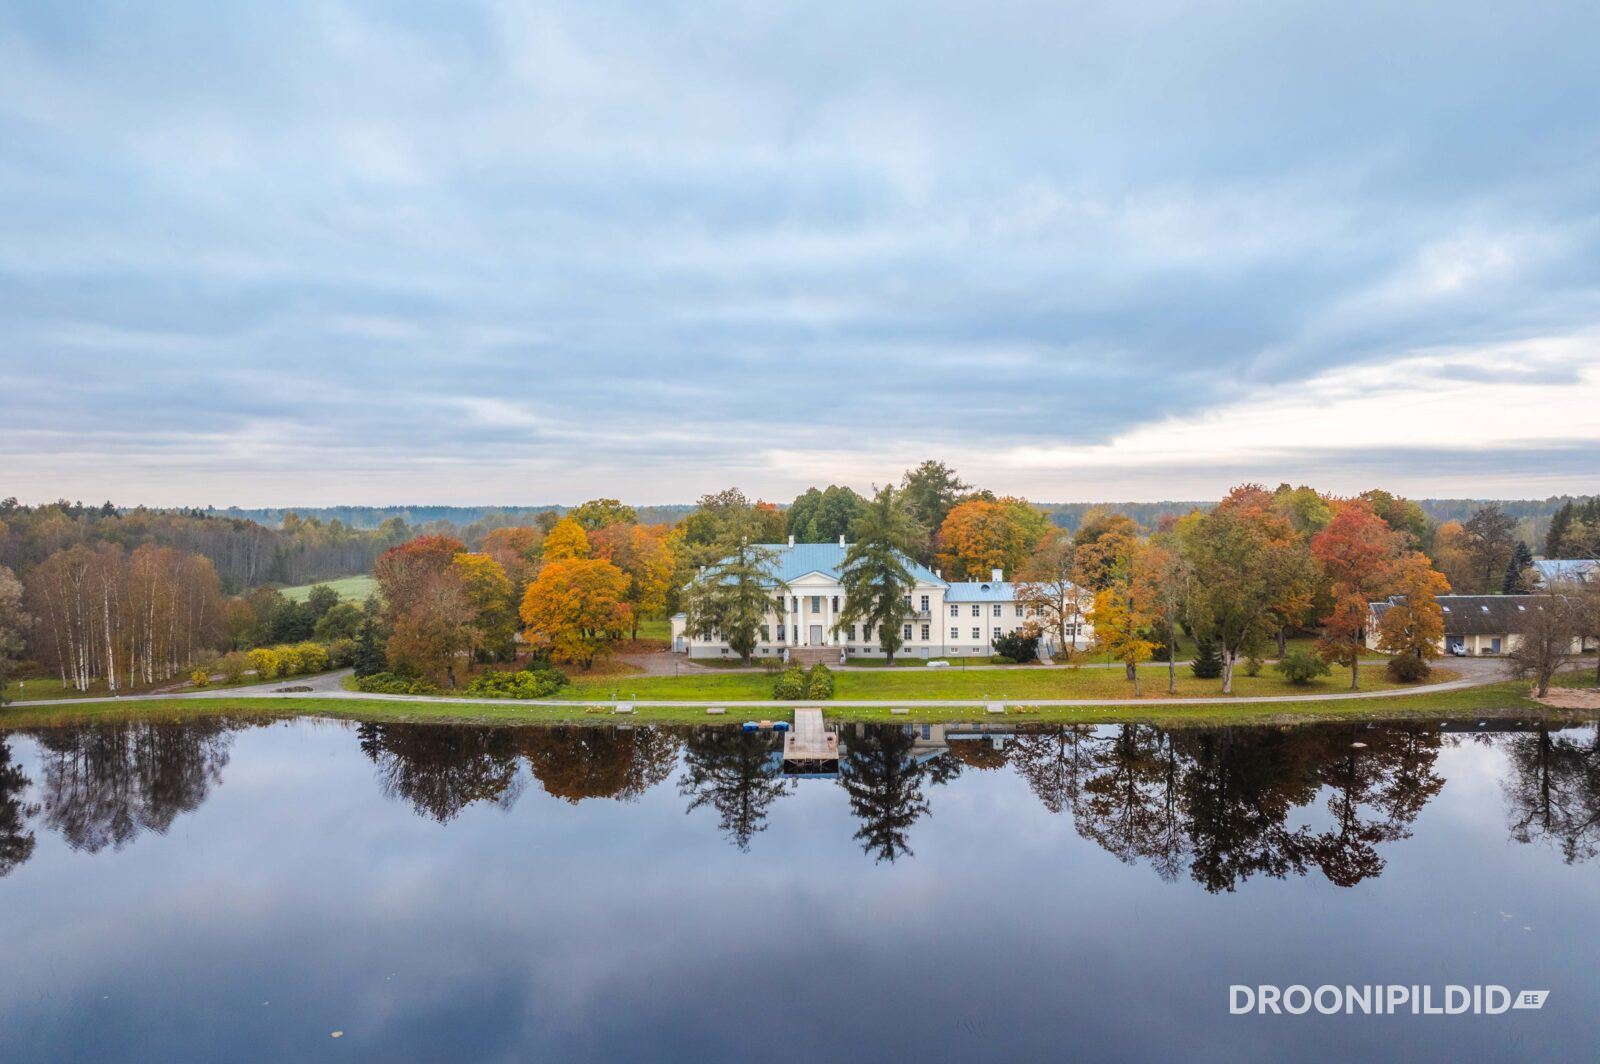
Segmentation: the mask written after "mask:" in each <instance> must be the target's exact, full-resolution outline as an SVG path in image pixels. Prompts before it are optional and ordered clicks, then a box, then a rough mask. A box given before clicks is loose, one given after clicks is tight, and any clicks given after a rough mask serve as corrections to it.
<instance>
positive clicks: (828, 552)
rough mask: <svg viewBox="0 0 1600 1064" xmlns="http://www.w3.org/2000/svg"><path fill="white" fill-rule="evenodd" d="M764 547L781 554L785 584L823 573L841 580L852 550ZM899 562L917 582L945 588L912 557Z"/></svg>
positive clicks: (812, 546)
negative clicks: (840, 570)
mask: <svg viewBox="0 0 1600 1064" xmlns="http://www.w3.org/2000/svg"><path fill="white" fill-rule="evenodd" d="M761 547H762V548H764V549H766V550H770V551H773V552H775V553H776V554H777V555H778V564H777V577H778V579H779V580H782V581H783V582H784V583H786V584H787V583H789V582H791V581H793V580H798V579H799V578H800V577H802V576H805V575H806V574H807V573H822V574H823V575H824V576H829V577H832V578H833V579H835V580H838V579H839V569H840V568H841V567H842V566H843V565H844V556H845V553H846V552H847V551H848V550H849V549H850V548H849V547H841V546H840V545H839V544H837V543H796V544H795V545H794V546H792V547H791V546H789V544H787V543H763V544H761ZM900 560H901V561H902V562H904V563H905V566H906V569H907V570H908V571H909V572H910V573H911V575H912V576H913V577H914V578H915V579H916V581H917V583H919V584H933V585H935V586H938V587H944V586H945V582H944V581H943V580H940V579H939V578H938V577H937V576H935V575H934V574H933V570H931V569H929V568H928V567H926V566H923V565H918V564H917V563H916V562H914V561H912V560H911V559H910V558H905V557H902V558H901V559H900Z"/></svg>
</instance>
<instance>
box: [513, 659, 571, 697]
mask: <svg viewBox="0 0 1600 1064" xmlns="http://www.w3.org/2000/svg"><path fill="white" fill-rule="evenodd" d="M522 671H523V672H525V673H528V674H529V675H530V676H538V677H541V678H542V680H543V682H545V683H547V684H549V685H550V690H552V691H554V690H555V689H556V688H558V687H565V686H566V685H567V674H566V673H564V672H562V671H561V670H560V669H558V668H556V667H555V666H554V665H552V664H550V662H549V661H548V660H544V661H530V662H528V664H526V665H524V666H523V667H522Z"/></svg>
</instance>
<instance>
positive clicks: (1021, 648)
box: [994, 630, 1039, 664]
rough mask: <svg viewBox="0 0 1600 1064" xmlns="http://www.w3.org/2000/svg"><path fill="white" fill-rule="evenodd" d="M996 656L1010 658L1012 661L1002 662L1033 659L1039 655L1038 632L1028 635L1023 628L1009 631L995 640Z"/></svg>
mask: <svg viewBox="0 0 1600 1064" xmlns="http://www.w3.org/2000/svg"><path fill="white" fill-rule="evenodd" d="M994 653H995V657H996V658H1010V659H1011V661H1009V662H1003V663H1002V664H1015V663H1016V662H1019V661H1032V660H1033V659H1034V658H1036V657H1038V656H1039V636H1038V633H1034V634H1032V635H1026V634H1024V633H1023V632H1022V631H1021V630H1018V631H1015V632H1007V633H1006V634H1005V635H1003V636H1001V637H1000V638H999V639H996V640H995V641H994Z"/></svg>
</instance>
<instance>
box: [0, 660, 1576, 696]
mask: <svg viewBox="0 0 1600 1064" xmlns="http://www.w3.org/2000/svg"><path fill="white" fill-rule="evenodd" d="M1012 667H1015V666H1012ZM1448 667H1449V668H1451V669H1454V670H1455V671H1457V672H1458V673H1460V676H1458V678H1456V679H1454V680H1450V681H1447V682H1445V683H1435V684H1424V685H1422V686H1421V687H1399V688H1392V689H1389V690H1384V691H1354V692H1352V691H1341V692H1339V693H1336V694H1314V695H1259V696H1256V695H1252V696H1223V697H1206V698H1169V697H1167V696H1166V694H1165V693H1164V692H1162V691H1160V690H1159V687H1160V685H1159V683H1153V684H1150V685H1149V686H1150V687H1152V688H1157V690H1153V691H1149V692H1148V693H1147V694H1146V695H1145V697H1143V698H1138V699H1133V698H1026V699H981V698H967V699H963V698H950V699H914V698H913V699H906V698H894V699H861V700H853V699H829V700H828V703H827V704H828V705H831V706H856V707H867V708H871V707H882V706H906V707H908V708H917V707H925V708H941V707H942V708H953V707H965V706H978V707H982V706H985V705H988V704H989V703H991V702H995V701H1004V702H1006V703H1007V704H1012V705H1028V706H1098V707H1108V706H1233V705H1250V704H1252V703H1276V702H1296V703H1298V702H1346V701H1350V700H1353V699H1368V698H1372V699H1376V698H1395V697H1400V696H1404V695H1415V694H1433V693H1435V692H1438V691H1460V690H1464V689H1467V688H1471V687H1482V686H1483V685H1484V684H1490V683H1495V682H1497V681H1499V680H1503V679H1505V678H1506V674H1505V668H1504V665H1503V663H1502V662H1500V661H1499V660H1498V659H1493V658H1490V659H1483V658H1459V659H1456V660H1453V661H1451V662H1450V663H1449V665H1448ZM1585 667H1586V666H1585ZM349 675H350V670H349V669H341V670H339V671H338V672H330V673H324V674H322V675H321V676H313V677H309V678H306V679H304V680H302V679H298V678H297V679H294V680H291V681H287V682H286V683H284V684H282V685H273V686H267V685H262V686H260V687H245V688H231V689H228V690H221V691H218V690H212V691H191V692H188V693H186V694H176V695H161V696H157V697H160V698H162V699H163V700H166V699H191V698H194V699H203V698H318V699H328V700H330V701H341V700H347V699H355V700H360V701H371V702H450V703H453V704H457V705H479V706H506V705H512V706H559V707H565V708H568V709H571V708H572V707H574V706H580V705H589V706H618V705H636V706H681V707H684V708H694V707H697V706H727V707H728V708H730V709H737V708H740V707H749V708H752V709H755V708H787V709H792V708H794V706H795V705H796V703H795V702H792V701H777V700H775V699H774V700H764V701H759V702H747V701H730V700H727V699H709V700H694V701H689V700H681V699H592V700H591V699H585V700H582V701H578V700H562V699H542V700H539V701H524V700H521V699H510V698H468V697H466V696H461V695H456V696H451V695H443V696H431V695H380V694H367V693H364V692H358V691H346V690H345V689H344V688H343V687H342V686H341V684H342V681H343V680H344V678H345V677H346V676H349ZM306 687H309V688H311V690H309V691H306V690H298V691H296V690H290V689H289V688H306ZM140 697H144V698H148V697H150V696H134V698H135V699H138V698H140ZM118 701H124V700H123V699H117V698H103V697H102V698H52V699H41V700H38V701H32V702H13V703H11V705H13V706H18V707H22V706H61V705H86V704H91V703H97V702H118Z"/></svg>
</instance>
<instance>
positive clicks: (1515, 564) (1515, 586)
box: [1500, 539, 1533, 595]
mask: <svg viewBox="0 0 1600 1064" xmlns="http://www.w3.org/2000/svg"><path fill="white" fill-rule="evenodd" d="M1532 570H1533V552H1532V551H1531V550H1529V549H1528V545H1527V544H1526V543H1524V542H1522V540H1520V539H1519V540H1517V545H1516V546H1515V547H1513V548H1512V549H1511V561H1509V562H1507V563H1506V577H1505V579H1504V580H1503V581H1501V584H1500V593H1501V594H1502V595H1526V594H1527V593H1528V592H1530V591H1532V590H1533V585H1532V580H1531V576H1530V574H1531V572H1532Z"/></svg>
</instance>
